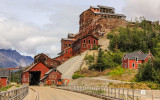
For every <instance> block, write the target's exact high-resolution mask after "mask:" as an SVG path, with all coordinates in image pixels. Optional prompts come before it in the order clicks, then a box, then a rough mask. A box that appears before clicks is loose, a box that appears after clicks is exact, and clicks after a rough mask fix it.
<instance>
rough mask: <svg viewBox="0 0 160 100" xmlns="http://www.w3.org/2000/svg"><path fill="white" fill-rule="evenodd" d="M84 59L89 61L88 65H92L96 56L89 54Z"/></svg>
mask: <svg viewBox="0 0 160 100" xmlns="http://www.w3.org/2000/svg"><path fill="white" fill-rule="evenodd" d="M84 60H86V61H87V64H88V65H91V64H92V63H93V62H94V56H92V55H87V56H86V57H85V58H84Z"/></svg>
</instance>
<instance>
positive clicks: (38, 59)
mask: <svg viewBox="0 0 160 100" xmlns="http://www.w3.org/2000/svg"><path fill="white" fill-rule="evenodd" d="M59 65H60V62H59V61H57V60H54V59H51V58H49V57H48V56H46V55H45V54H43V53H41V54H38V55H36V56H35V57H34V64H33V65H32V66H30V67H29V68H28V69H26V70H25V71H24V72H23V74H22V83H23V84H28V85H39V83H40V82H43V83H45V84H46V82H47V81H48V80H50V81H51V82H52V83H53V84H56V83H57V82H58V79H61V73H60V72H59V71H58V70H57V69H56V68H57V66H59Z"/></svg>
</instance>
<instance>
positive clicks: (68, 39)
mask: <svg viewBox="0 0 160 100" xmlns="http://www.w3.org/2000/svg"><path fill="white" fill-rule="evenodd" d="M62 40H67V41H76V39H70V38H62Z"/></svg>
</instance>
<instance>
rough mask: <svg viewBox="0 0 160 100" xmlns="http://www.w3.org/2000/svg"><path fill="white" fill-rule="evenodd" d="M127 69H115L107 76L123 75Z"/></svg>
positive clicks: (119, 67)
mask: <svg viewBox="0 0 160 100" xmlns="http://www.w3.org/2000/svg"><path fill="white" fill-rule="evenodd" d="M126 70H127V69H124V68H122V67H121V66H118V67H117V68H115V69H114V70H112V71H110V72H109V73H108V74H107V75H113V76H114V75H121V74H123V73H125V71H126Z"/></svg>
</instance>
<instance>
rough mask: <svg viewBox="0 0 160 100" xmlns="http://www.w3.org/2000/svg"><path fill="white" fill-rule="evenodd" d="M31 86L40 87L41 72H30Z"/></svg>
mask: <svg viewBox="0 0 160 100" xmlns="http://www.w3.org/2000/svg"><path fill="white" fill-rule="evenodd" d="M29 74H30V75H29V79H30V80H29V85H39V82H40V76H41V72H40V71H33V72H29Z"/></svg>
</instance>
